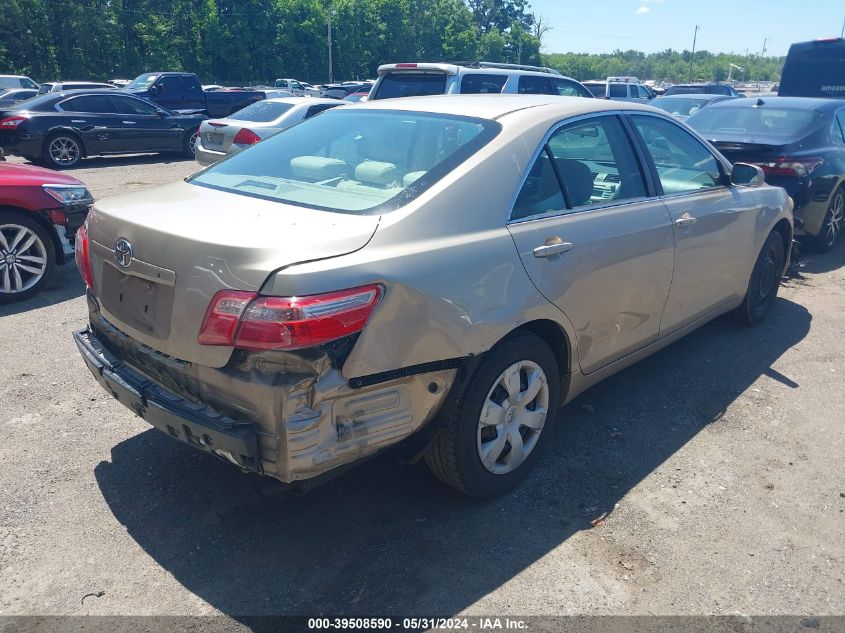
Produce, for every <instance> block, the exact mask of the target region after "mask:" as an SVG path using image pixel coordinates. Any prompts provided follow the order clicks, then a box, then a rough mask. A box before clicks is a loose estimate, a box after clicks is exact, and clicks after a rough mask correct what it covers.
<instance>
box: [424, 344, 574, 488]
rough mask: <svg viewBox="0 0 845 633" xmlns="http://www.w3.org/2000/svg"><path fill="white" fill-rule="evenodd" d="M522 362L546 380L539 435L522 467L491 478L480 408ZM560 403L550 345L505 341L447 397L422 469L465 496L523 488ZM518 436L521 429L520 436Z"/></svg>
mask: <svg viewBox="0 0 845 633" xmlns="http://www.w3.org/2000/svg"><path fill="white" fill-rule="evenodd" d="M524 361H528V362H531V363H533V364H535V365H536V366H538V367H539V368H540V369H542V372H543V374H545V377H546V385H547V387H548V399H547V405H546V407H545V409H546V411H547V413H546V417H545V420H544V422H543V424H542V428H541V430H540V431H539V432H537V436H536V440H535V442H534V444H533V448H531V449H529V450H530V452H529V453H528V455H527V457H525V459H524V461H522V462H521V463H520V464H519V465H517V466H516V467H515V468H514V469H513V470H511V471H510V472H507V473H503V474H494V473H493V472H491V471H490V470H489V469H488V467H486V466H485V465H484V464H483V463H482V460H481V456H480V454H479V453H480V450H481V442H482V441H483V440H482V435H481V433H482V431H480V428H481V427H480V418H481V413H482V407H483V406H484V405H485V403H486V402H487V399H488V394H490V393H491V390H494V389H500V388H501V387H500V386H499V387H497V386H496V385H497V384H498V382H499V381H498V379H499V377H500V376H501V375H502V373H503V372H504V371H505V370H506V369H508V368H510V367H512V366H513V365H515V364H516V363H520V362H524ZM519 375H520V382H521V384H522V380H523V378H525V376H524V375H523V374H522V373H521V372H520V374H519ZM526 385H527V379H526ZM520 388H521V387H520ZM492 393H494V394H495V393H496V392H495V391H492ZM559 403H560V370H559V368H558V365H557V361H556V359H555V356H554V354H553V353H552V351H551V350H550V349H549V347H548V345H546V343H545V342H543V340H542V339H540V338H539V337H538V336H536V335H534V334H531V333H521V334H517V335H514V336H512V337H510V338H507V339H505V340H504V341H502V342H501V343H500V344H499V345H497V346H496V347H495V348H493V350H491V351H490V352H489V353H488V354H487V355H486V357H485V359H484V361H483V362H482V364H481V365H480V366H479V367H478V368H477V369H476V370H475V372H474V373H473V374H472V376H470V378H469V380H468V381H467V382H466V383H465V385H464V387H463V388H462V389H461V390H460V392H458V393H452V394H450V396H449V401H448V402H447V404H446V406H445V407H444V409H443V410H442V411H441V413H440V416H441V417H440V420H438V422H439V423H440V424H441V425H442V428H441V429H440V430H438V431H437V433H436V434H435V436H434V438H433V440H432V442H431V444H430V446H429V448H428V450H427V451H426V455H425V460H426V463H427V464H428V466H429V468H430V469H431V471H432V472H433V473H434V474H435V475H436V476H437V478H438V479H440V480H441V481H442V482H443V483H445V484H447V485H449V486H451V487H453V488H455V489H457V490H459V491H460V492H463V493H465V494H467V495H470V496H474V497H481V498H489V497H495V496H498V495H501V494H504V493H506V492H508V491H510V490H512V489H513V488H515V487H516V486H517V485H519V484H520V483H521V482H522V480H523V479H524V478H525V476H526V475H527V474H528V472H529V471H530V470H531V468H532V467H533V466H534V464H535V462H536V461H537V459H538V458H539V457H540V454H541V453H542V449H543V447H544V446H545V445H546V443H547V442H548V438H549V435H550V434H551V433H550V427H551V426H552V425H553V423H554V420H555V418H556V417H557V411H558V406H559ZM511 409H513V407H510V408H509V409H508V410H507V414H506V415H505V416H503V417H504V418H507V417H508V415H509V414H510V410H511ZM513 419H514V418H513V417H510V419H509V420H508V421H509V422H511V423H512V422H513ZM487 428H492V429H494V430H495V432H496V433H497V434H503V431H501V430H499V427H487ZM522 430H523V429H520V433H521V432H522ZM524 430H525V431H526V434H532V431H530V430H529V429H527V428H525V429H524ZM494 437H496V436H494ZM506 442H507V444H503V446H504V447H508V448H505V449H504V450H505V451H506V452H505V453H503V454H504V455H505V457H507V453H508V452H510V450H513V449H512V447H511V445H510V440H509V439H507V440H506ZM519 442H520V443H521V442H522V440H521V439H520V440H519ZM494 466H495V464H494Z"/></svg>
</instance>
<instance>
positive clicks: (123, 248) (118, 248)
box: [114, 237, 132, 268]
mask: <svg viewBox="0 0 845 633" xmlns="http://www.w3.org/2000/svg"><path fill="white" fill-rule="evenodd" d="M114 261H116V262H117V265H118V266H120V267H121V268H128V267H129V264H130V263H131V262H132V244H130V243H129V240H127V239H124V238H122V237H121V238H120V239H118V240H117V241H116V242H115V243H114Z"/></svg>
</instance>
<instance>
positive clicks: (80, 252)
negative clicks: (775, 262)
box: [74, 224, 94, 288]
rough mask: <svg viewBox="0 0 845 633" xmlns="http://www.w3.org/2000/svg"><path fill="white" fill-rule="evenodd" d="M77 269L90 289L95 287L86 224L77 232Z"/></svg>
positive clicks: (75, 254)
mask: <svg viewBox="0 0 845 633" xmlns="http://www.w3.org/2000/svg"><path fill="white" fill-rule="evenodd" d="M75 250H76V252H75V253H74V256H75V258H76V267H77V268H79V274H80V275H82V280H83V281H84V282H85V286H86V287H88V288H93V287H94V274H93V273H92V272H91V255H90V251H89V246H88V228H87V226H86V225H85V224H83V225H82V226H80V227H79V230H78V231H77V232H76V246H75Z"/></svg>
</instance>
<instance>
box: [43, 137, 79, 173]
mask: <svg viewBox="0 0 845 633" xmlns="http://www.w3.org/2000/svg"><path fill="white" fill-rule="evenodd" d="M82 153H83V152H82V143H81V142H80V141H79V139H78V138H76V137H75V136H74V135H73V134H68V133H66V132H57V133H55V134H51V135H50V136H48V137H47V140H46V141H45V142H44V151H43V152H42V155H41V156H42V158H43V159H44V161H45V162H46V163H47V164H48V165H49V166H50V167H52V168H54V169H64V168H66V167H73V166H74V165H76V164H77V163H78V162H79V161H80V160H82Z"/></svg>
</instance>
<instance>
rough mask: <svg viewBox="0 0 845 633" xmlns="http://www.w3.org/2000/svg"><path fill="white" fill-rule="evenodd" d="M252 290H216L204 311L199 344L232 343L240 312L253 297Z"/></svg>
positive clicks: (254, 295) (198, 339) (198, 338)
mask: <svg viewBox="0 0 845 633" xmlns="http://www.w3.org/2000/svg"><path fill="white" fill-rule="evenodd" d="M256 296H257V295H256V294H255V293H254V292H246V291H244V290H221V291H220V292H217V293H216V294H215V295H214V297H212V299H211V303H210V304H209V305H208V310H206V311H205V318H204V319H203V320H202V326H201V327H200V334H199V336H198V337H197V341H198V342H199V343H200V345H234V344H235V333H236V332H237V331H238V324H239V323H240V319H241V314H243V311H244V310H245V309H246V307H247V306H248V305H249V304H250V303H251V302H252V301H253V299H255V297H256Z"/></svg>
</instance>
